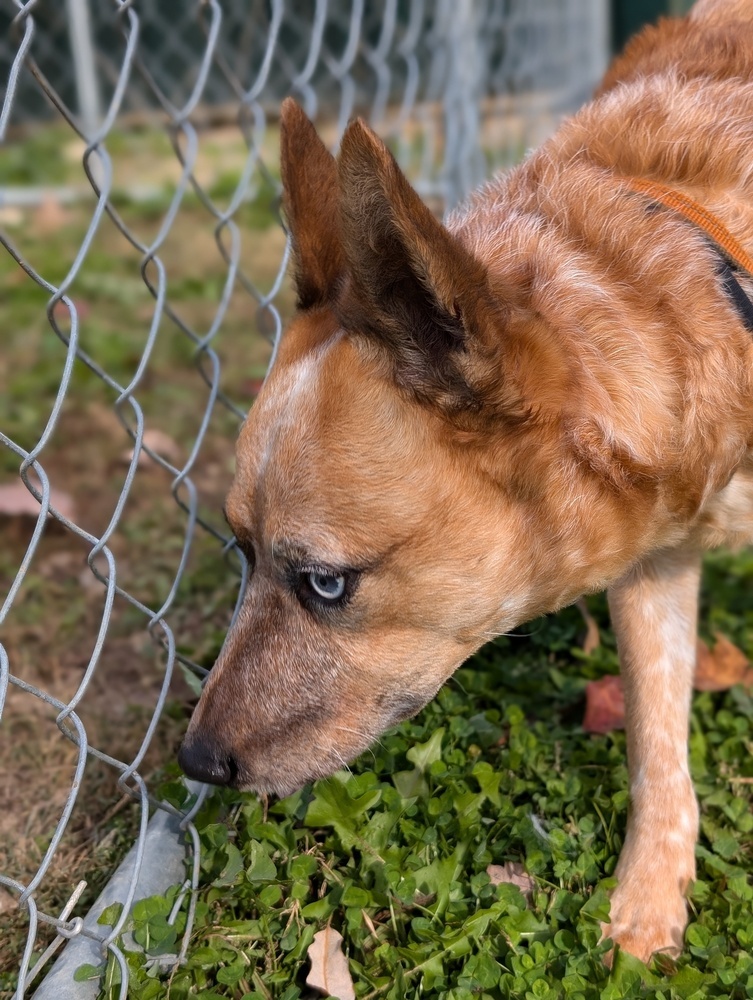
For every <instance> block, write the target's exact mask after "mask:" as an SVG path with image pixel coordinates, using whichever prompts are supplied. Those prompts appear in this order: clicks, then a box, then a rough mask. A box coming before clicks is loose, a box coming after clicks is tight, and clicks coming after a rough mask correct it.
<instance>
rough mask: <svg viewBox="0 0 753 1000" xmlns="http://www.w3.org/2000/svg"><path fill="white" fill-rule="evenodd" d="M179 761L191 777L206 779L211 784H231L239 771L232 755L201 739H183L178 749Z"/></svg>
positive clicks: (200, 779)
mask: <svg viewBox="0 0 753 1000" xmlns="http://www.w3.org/2000/svg"><path fill="white" fill-rule="evenodd" d="M178 763H179V764H180V766H181V767H182V768H183V770H184V771H185V772H186V774H187V775H188V777H189V778H195V779H196V780H197V781H206V782H207V783H208V784H210V785H229V784H231V783H232V781H233V779H234V778H235V776H236V774H237V773H238V768H237V766H236V763H235V760H234V759H233V758H232V757H231V756H229V755H228V754H225V753H223V752H222V749H221V748H220V747H217V746H212V745H211V744H209V745H208V744H206V743H204V742H203V741H202V740H201V739H188V738H186V739H185V740H183V743H182V744H181V747H180V750H179V751H178Z"/></svg>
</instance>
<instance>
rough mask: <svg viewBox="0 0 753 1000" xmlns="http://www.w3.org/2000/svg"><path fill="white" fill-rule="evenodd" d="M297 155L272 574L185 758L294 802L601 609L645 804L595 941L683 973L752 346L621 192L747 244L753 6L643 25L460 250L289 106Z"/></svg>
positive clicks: (279, 366)
mask: <svg viewBox="0 0 753 1000" xmlns="http://www.w3.org/2000/svg"><path fill="white" fill-rule="evenodd" d="M282 137H283V149H282V171H283V179H284V183H285V189H286V190H285V207H286V212H287V216H288V220H289V223H290V226H291V231H292V236H293V248H294V255H295V260H296V281H297V287H298V292H299V298H300V306H301V309H300V311H299V313H298V314H297V316H296V318H295V319H294V321H293V323H292V324H291V326H290V328H289V329H288V330H287V332H286V333H285V335H284V337H283V338H282V342H281V344H280V347H279V351H278V355H277V358H276V361H275V364H274V366H273V368H272V370H271V372H270V374H269V376H268V378H267V381H266V382H265V385H264V387H263V389H262V391H261V393H260V395H259V398H258V400H257V402H256V403H255V404H254V407H253V409H252V411H251V414H250V416H249V419H248V421H247V422H246V424H245V426H244V428H243V431H242V433H241V436H240V440H239V443H238V468H237V473H236V478H235V482H234V484H233V487H232V489H231V491H230V494H229V496H228V500H227V517H228V520H229V523H230V525H231V527H232V529H233V531H234V532H235V534H236V537H237V539H238V542H239V544H240V545H241V546H242V548H243V549H244V550H245V551H246V553H247V555H248V556H249V559H250V560H251V561H252V563H253V573H252V576H251V581H250V585H249V589H248V593H247V595H246V597H245V602H244V605H243V608H242V611H241V613H240V616H239V619H238V622H237V624H236V626H235V628H234V629H233V630H232V632H231V634H230V635H229V636H228V639H227V642H226V644H225V647H224V649H223V651H222V654H221V656H220V658H219V660H218V662H217V664H216V666H215V668H214V669H213V671H212V673H211V675H210V678H209V681H208V683H207V685H206V688H205V690H204V693H203V695H202V697H201V700H200V702H199V705H198V707H197V710H196V712H195V714H194V718H193V720H192V722H191V726H190V728H189V732H188V735H187V737H186V741H185V743H184V746H183V748H182V750H181V761H182V763H183V764H184V766H185V767H186V769H187V770H188V771H189V773H194V774H196V775H197V776H200V777H203V778H205V779H207V780H215V781H218V782H230V783H234V784H236V785H237V786H239V787H242V788H252V789H257V790H265V791H273V792H276V793H278V794H285V793H287V792H290V791H292V790H293V789H294V788H296V787H297V786H299V785H301V784H302V783H304V782H305V781H308V780H311V779H313V778H316V777H319V776H321V775H325V774H328V773H330V772H331V771H333V770H335V769H336V768H337V767H339V766H340V765H341V764H342V763H343V762H344V761H345V760H347V759H350V758H352V757H353V756H355V755H356V754H358V753H359V752H361V751H362V750H364V749H365V748H366V747H367V746H368V745H369V743H370V742H371V741H372V740H373V739H374V738H375V737H376V736H377V735H378V734H379V732H381V731H382V730H383V729H384V728H385V727H387V726H389V725H392V724H393V723H395V722H396V721H398V720H399V719H401V718H404V717H406V716H408V715H410V714H412V713H414V712H415V711H417V710H418V709H419V708H420V707H421V705H423V704H425V703H426V701H428V700H429V699H430V698H431V697H432V696H433V695H434V694H435V692H436V691H437V689H438V688H439V687H440V686H441V685H442V684H443V683H444V681H445V680H446V679H447V678H448V677H449V676H450V674H451V673H452V672H453V671H454V670H455V669H456V667H457V666H458V665H459V664H460V663H461V662H462V661H463V660H464V659H466V658H467V657H468V656H469V655H470V654H471V653H472V652H473V651H474V650H475V649H477V648H478V647H479V646H480V645H481V644H482V643H483V642H484V641H485V640H486V638H488V637H489V636H490V635H493V634H496V633H498V632H504V631H507V630H509V629H510V628H512V627H514V626H515V625H517V624H519V623H520V622H523V621H525V620H526V619H529V618H531V617H533V616H535V615H537V614H540V613H542V612H546V611H551V610H554V609H556V608H558V607H561V606H563V605H565V604H568V603H570V602H572V601H574V600H575V599H577V598H578V597H580V596H581V595H582V594H584V593H586V592H589V591H595V590H599V589H604V588H609V597H610V606H611V609H612V615H613V619H614V624H615V628H616V631H617V635H618V642H619V649H620V657H621V663H622V669H623V674H624V678H625V687H626V702H627V736H628V762H629V768H630V790H631V799H632V810H631V814H630V820H629V824H628V831H627V837H626V842H625V848H624V851H623V853H622V856H621V859H620V862H619V866H618V869H617V875H618V879H619V883H618V887H617V889H616V891H615V893H614V896H613V899H612V923H611V925H609V926H607V927H606V928H605V933H606V934H608V935H609V936H611V937H612V938H613V939H614V940H615V941H618V942H619V943H620V944H621V945H622V946H623V947H625V948H626V949H627V950H629V951H631V952H632V953H634V954H636V955H638V956H639V957H641V958H644V959H647V958H649V957H650V955H651V954H652V953H653V952H655V951H657V950H667V951H670V952H676V951H677V950H678V949H679V948H680V947H681V945H682V935H683V929H684V926H685V921H686V913H685V892H686V890H687V886H688V884H689V882H690V881H691V880H692V878H693V877H694V843H695V837H696V833H697V821H698V814H697V806H696V803H695V797H694V795H693V790H692V787H691V784H690V779H689V775H688V768H687V729H688V710H689V700H690V690H691V678H692V671H693V664H694V648H695V624H696V604H697V589H698V575H699V564H700V552H701V550H702V549H703V548H707V547H710V546H713V545H718V544H722V543H733V544H736V545H739V544H746V543H748V542H750V541H752V540H753V450H752V445H753V338H751V335H750V334H749V333H748V331H747V330H746V329H745V328H744V326H743V324H742V322H741V319H740V317H739V315H738V313H737V312H736V310H735V308H734V307H733V306H732V304H731V302H730V300H729V298H728V297H727V295H726V293H725V292H724V290H723V288H722V287H721V284H720V280H719V278H718V276H717V258H716V255H715V253H714V252H713V251H712V250H710V249H709V247H708V245H707V243H706V240H705V238H704V236H703V235H702V234H701V233H700V232H698V231H697V230H695V229H694V228H693V227H692V226H691V225H690V224H689V223H688V222H687V221H685V220H684V219H682V218H680V217H679V216H677V215H675V214H673V213H672V212H671V211H669V210H666V209H658V210H655V211H650V210H649V208H648V206H647V202H646V199H645V198H644V197H642V196H640V195H636V194H635V193H634V192H631V191H630V190H629V189H628V188H627V186H626V184H625V183H624V182H623V181H622V180H621V179H620V178H621V177H626V176H632V177H649V178H653V179H655V180H658V181H661V182H663V183H665V184H669V185H672V186H673V187H675V188H677V190H679V191H683V192H685V193H687V194H689V195H691V196H692V197H693V198H694V199H696V200H697V201H698V202H700V203H701V204H702V205H705V206H706V207H707V208H709V209H710V210H711V211H713V212H714V213H716V214H717V215H718V216H719V217H720V218H722V219H723V220H724V222H725V224H726V225H727V226H728V228H729V229H730V231H731V232H732V233H733V235H734V236H735V237H736V238H737V239H738V240H740V242H741V243H742V244H743V245H744V246H745V247H746V248H747V249H748V250H753V0H727V2H724V0H702V2H701V3H700V4H699V5H698V6H697V7H696V8H695V10H694V11H693V13H692V14H691V15H690V16H689V17H688V18H685V19H683V20H678V21H669V20H667V21H664V22H662V23H661V24H660V25H659V26H658V27H657V28H652V29H649V30H647V31H646V32H645V33H644V34H643V35H642V36H640V37H639V38H638V39H637V40H636V41H635V42H633V43H632V44H631V45H630V46H629V47H628V49H627V51H626V53H625V54H624V55H623V56H622V57H621V58H620V59H618V60H617V61H616V62H615V64H614V66H613V67H612V68H611V69H610V71H609V73H608V74H607V77H606V78H605V81H604V84H603V86H602V89H601V91H600V94H599V96H598V97H597V99H595V100H594V101H593V102H592V103H591V104H589V105H587V106H586V107H585V108H584V109H583V110H582V111H581V112H580V113H579V114H577V115H576V116H575V117H573V118H572V119H571V120H569V121H568V122H566V123H565V124H564V125H563V126H562V127H561V128H560V130H559V131H558V132H557V134H556V135H555V136H554V137H553V138H552V139H551V140H550V141H549V142H547V143H546V144H545V145H544V146H543V147H541V149H540V150H538V151H537V152H535V153H533V154H532V155H531V156H529V158H528V159H527V160H526V161H525V162H524V163H523V164H522V165H521V166H520V167H518V168H516V169H515V170H513V171H511V172H510V173H508V174H506V175H503V176H501V177H497V178H495V179H494V180H492V181H491V182H490V183H488V184H487V185H485V186H484V187H483V188H482V189H481V190H480V191H478V192H477V193H475V194H474V195H473V196H472V197H471V198H470V199H469V202H468V203H467V205H465V206H464V207H463V208H461V209H460V210H458V211H457V212H455V213H454V215H453V216H452V217H451V219H450V220H449V222H448V225H447V226H442V225H441V224H440V223H439V222H437V221H436V219H434V217H433V216H432V215H431V214H430V213H429V212H428V210H427V209H426V208H425V206H423V205H422V204H421V202H420V201H419V199H418V197H417V196H416V194H415V192H413V191H412V189H411V188H410V186H409V185H408V183H407V181H406V180H405V178H404V177H403V175H402V174H401V173H400V171H399V169H398V167H397V165H396V163H395V162H394V160H393V158H392V157H391V155H390V154H389V152H388V151H387V150H386V148H385V147H384V145H383V144H382V143H381V142H380V140H379V139H378V138H377V137H376V136H375V135H374V134H373V133H372V132H371V131H370V130H369V129H368V128H367V127H366V126H365V125H364V124H363V123H361V122H353V123H351V125H350V126H349V128H348V130H347V132H346V134H345V136H344V138H343V143H342V149H341V153H340V157H339V160H338V161H337V162H336V161H335V160H334V159H333V158H332V157H331V156H330V155H329V153H327V151H326V150H325V148H324V147H323V145H322V144H321V142H320V140H319V139H318V138H317V136H316V134H315V132H314V130H313V127H312V126H311V124H310V122H308V121H307V119H306V118H305V116H304V115H303V113H302V112H301V111H300V109H299V108H298V107H297V106H296V105H295V104H293V103H292V102H286V104H285V106H284V108H283V131H282ZM743 284H744V285H745V286H746V288H747V289H748V291H749V292H751V293H753V284H752V283H751V281H750V280H749V279H743ZM312 573H315V574H318V575H317V576H315V577H312V576H311V574H312ZM321 574H325V577H324V580H325V583H327V585H329V584H332V585H333V586H334V585H337V586H339V580H340V578H342V581H343V586H344V587H345V588H346V592H345V594H344V596H343V598H342V602H341V603H327V602H326V601H323V599H322V598H321V597H317V596H316V594H315V592H313V591H312V586H313V584H312V582H311V581H312V579H314V580H315V581H321V579H322V576H321Z"/></svg>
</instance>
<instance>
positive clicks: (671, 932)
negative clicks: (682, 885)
mask: <svg viewBox="0 0 753 1000" xmlns="http://www.w3.org/2000/svg"><path fill="white" fill-rule="evenodd" d="M663 888H664V890H665V891H664V892H657V891H656V889H653V890H652V889H651V887H649V886H647V885H645V884H644V885H640V884H636V883H633V884H630V883H629V882H628V883H626V884H624V885H618V886H617V888H616V889H615V890H614V892H613V894H612V900H611V907H610V917H611V922H610V923H608V924H607V923H604V924H602V925H601V936H602V940H604V939H605V938H611V939H612V941H613V942H614V943H615V944H617V945H619V946H620V948H621V949H622V950H623V951H626V952H628V953H629V954H630V955H634V956H635V958H639V959H640V960H641V961H642V962H650V961H651V957H652V956H653V955H655V954H657V953H661V954H664V955H668V956H669V957H671V958H676V957H677V956H678V955H679V954H680V952H681V951H682V947H683V941H684V937H685V927H686V925H687V922H688V910H687V903H686V901H685V896H684V895H683V893H682V892H680V890H679V887H674V888H673V889H671V890H670V891H666V890H667V887H666V886H664V887H663ZM612 957H613V956H612V952H609V953H608V955H607V956H606V961H607V964H608V965H611V964H612Z"/></svg>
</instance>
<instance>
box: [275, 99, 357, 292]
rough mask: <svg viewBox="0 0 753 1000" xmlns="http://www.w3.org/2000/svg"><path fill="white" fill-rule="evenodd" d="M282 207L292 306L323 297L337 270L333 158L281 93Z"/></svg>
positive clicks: (340, 264) (339, 253)
mask: <svg viewBox="0 0 753 1000" xmlns="http://www.w3.org/2000/svg"><path fill="white" fill-rule="evenodd" d="M280 146H281V149H280V154H281V155H280V169H281V174H282V186H283V207H284V208H285V215H286V217H287V221H288V227H289V229H290V234H291V238H292V242H293V261H294V268H295V270H294V276H295V285H296V291H297V292H298V307H299V308H300V309H308V308H311V307H312V306H316V305H321V304H322V303H324V302H326V301H327V300H328V299H329V298H330V296H331V294H332V290H333V287H334V285H335V283H336V281H337V279H338V278H339V277H340V275H341V274H342V270H343V255H342V243H341V240H340V234H339V231H338V225H337V222H338V215H339V209H338V185H337V166H336V164H335V159H334V157H333V156H332V154H331V153H330V152H329V150H328V149H327V147H326V146H325V145H324V143H323V142H322V140H321V139H320V138H319V136H318V135H317V133H316V129H315V128H314V126H313V125H312V123H311V122H310V121H309V119H308V118H307V117H306V115H305V114H304V113H303V110H302V108H301V107H300V106H299V105H298V104H296V102H295V101H294V100H293V98H292V97H287V98H286V99H285V100H284V101H283V103H282V108H281V111H280Z"/></svg>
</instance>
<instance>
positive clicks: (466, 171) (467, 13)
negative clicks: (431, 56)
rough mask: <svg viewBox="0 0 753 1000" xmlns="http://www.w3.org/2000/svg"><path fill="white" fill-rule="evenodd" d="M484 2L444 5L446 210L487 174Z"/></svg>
mask: <svg viewBox="0 0 753 1000" xmlns="http://www.w3.org/2000/svg"><path fill="white" fill-rule="evenodd" d="M483 6H485V4H484V3H483V0H454V2H453V0H450V2H448V3H444V4H443V5H442V16H443V20H444V24H443V34H444V37H445V39H446V44H447V49H448V54H449V60H448V62H449V73H448V80H447V86H446V90H445V98H444V105H445V106H444V119H445V165H444V177H445V185H446V208H447V210H449V209H451V208H453V207H454V206H455V205H456V204H457V203H458V201H460V199H461V198H462V197H463V195H464V194H466V193H467V192H468V191H470V190H472V189H473V188H474V187H475V186H476V185H477V184H478V183H479V182H480V181H481V180H483V178H484V175H485V173H486V171H485V169H484V162H483V155H482V153H481V147H480V101H481V88H482V82H483V79H484V61H485V60H484V52H485V50H484V46H483V43H482V39H481V28H482V18H481V8H482V7H483Z"/></svg>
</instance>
